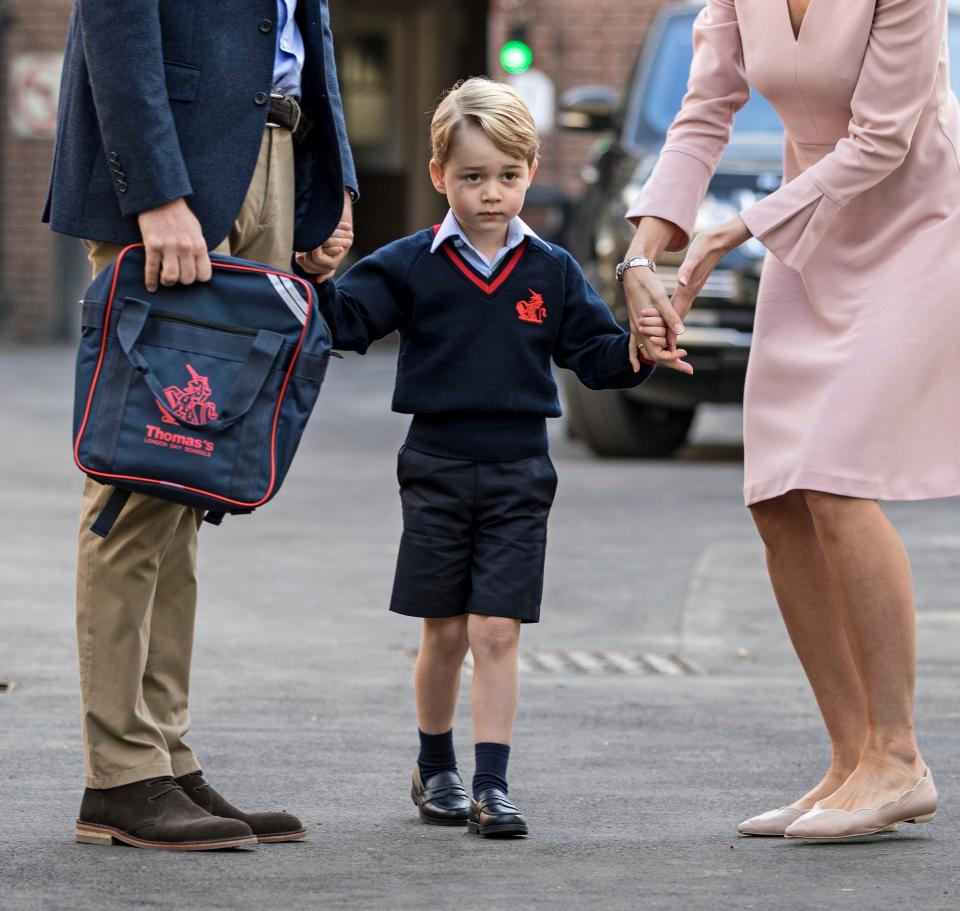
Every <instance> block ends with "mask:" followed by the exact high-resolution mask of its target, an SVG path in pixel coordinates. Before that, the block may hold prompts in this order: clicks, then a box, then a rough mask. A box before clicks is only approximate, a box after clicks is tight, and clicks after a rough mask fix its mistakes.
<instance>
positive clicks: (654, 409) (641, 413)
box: [564, 377, 694, 459]
mask: <svg viewBox="0 0 960 911" xmlns="http://www.w3.org/2000/svg"><path fill="white" fill-rule="evenodd" d="M564 392H565V398H566V406H567V421H568V423H569V424H570V425H571V426H572V427H573V428H575V431H574V432H575V435H576V437H577V438H579V439H581V440H583V442H584V443H586V444H587V446H588V447H589V448H590V450H591V451H592V452H594V453H595V454H596V455H598V456H604V457H606V458H644V459H652V458H662V457H664V456H668V455H671V454H672V453H673V452H675V451H676V450H677V449H679V448H680V447H681V446H682V445H683V443H684V441H685V440H686V438H687V434H688V433H689V431H690V425H691V424H692V423H693V416H694V411H693V410H692V409H690V410H687V409H679V408H664V407H662V406H660V405H651V404H646V403H644V402H637V401H635V400H634V399H631V398H629V397H628V396H626V395H625V394H624V393H623V392H621V391H619V390H617V389H603V390H594V389H587V388H586V386H583V385H582V384H581V383H580V382H579V381H578V380H577V379H576V378H575V377H564Z"/></svg>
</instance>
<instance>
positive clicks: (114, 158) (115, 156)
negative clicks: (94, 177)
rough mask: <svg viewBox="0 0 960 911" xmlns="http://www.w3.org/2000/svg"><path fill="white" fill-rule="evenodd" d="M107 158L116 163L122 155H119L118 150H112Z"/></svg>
mask: <svg viewBox="0 0 960 911" xmlns="http://www.w3.org/2000/svg"><path fill="white" fill-rule="evenodd" d="M107 158H108V159H109V160H110V161H111V162H113V163H114V164H116V163H117V162H118V161H119V160H120V156H119V155H118V154H117V153H116V152H111V153H110V154H109V155H108V156H107Z"/></svg>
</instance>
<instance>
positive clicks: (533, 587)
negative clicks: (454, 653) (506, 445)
mask: <svg viewBox="0 0 960 911" xmlns="http://www.w3.org/2000/svg"><path fill="white" fill-rule="evenodd" d="M397 479H398V480H399V482H400V500H401V502H402V504H403V537H402V538H401V540H400V553H399V554H398V556H397V572H396V576H395V578H394V582H393V597H392V599H391V602H390V610H392V611H395V612H396V613H398V614H406V615H407V616H410V617H426V618H430V619H435V618H441V617H456V616H459V615H461V614H485V615H487V616H491V617H510V618H512V619H515V620H522V621H523V622H524V623H536V622H537V621H538V620H539V619H540V600H541V596H542V594H543V562H544V556H545V553H546V547H547V517H548V516H549V515H550V507H551V506H552V505H553V496H554V494H555V493H556V490H557V473H556V471H555V470H554V468H553V463H552V462H551V461H550V456H548V455H546V454H544V455H536V456H532V457H530V458H527V459H520V460H519V461H516V462H468V461H462V460H460V459H448V458H441V457H439V456H433V455H427V454H426V453H423V452H418V451H417V450H415V449H411V448H410V447H409V446H404V447H403V448H402V449H401V450H400V455H399V457H398V459H397Z"/></svg>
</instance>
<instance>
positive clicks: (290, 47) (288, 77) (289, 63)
mask: <svg viewBox="0 0 960 911" xmlns="http://www.w3.org/2000/svg"><path fill="white" fill-rule="evenodd" d="M296 11H297V0H277V51H276V54H275V56H274V58H273V91H274V92H275V93H276V94H278V95H295V96H296V97H297V98H299V97H300V74H301V72H302V71H303V60H304V57H305V56H306V55H305V52H304V48H303V36H302V35H301V34H300V29H299V28H297V20H296V19H295V18H294V14H295V13H296Z"/></svg>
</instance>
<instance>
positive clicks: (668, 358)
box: [628, 307, 693, 374]
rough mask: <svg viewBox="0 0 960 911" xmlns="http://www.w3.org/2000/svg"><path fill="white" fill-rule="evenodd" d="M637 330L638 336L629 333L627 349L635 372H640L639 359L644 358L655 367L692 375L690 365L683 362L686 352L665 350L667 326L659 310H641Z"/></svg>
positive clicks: (678, 349) (682, 350) (652, 308)
mask: <svg viewBox="0 0 960 911" xmlns="http://www.w3.org/2000/svg"><path fill="white" fill-rule="evenodd" d="M637 328H638V329H639V330H640V335H634V334H632V333H631V335H630V345H629V349H628V350H629V352H630V364H631V365H632V366H633V369H634V371H635V372H639V370H640V367H641V364H642V362H641V360H640V358H641V357H645V358H646V359H647V360H648V361H654V362H655V363H656V364H657V366H660V367H669V368H670V369H671V370H678V371H679V372H680V373H686V374H692V373H693V367H692V365H690V364H688V363H687V362H686V361H685V360H684V358H685V357H686V356H687V352H686V351H685V350H684V349H683V348H677V349H674V350H673V351H671V350H669V349H668V348H667V324H666V322H665V321H664V319H663V317H662V316H661V315H660V311H659V310H657V309H656V308H655V307H651V308H649V309H647V310H641V311H640V318H639V319H638V320H637Z"/></svg>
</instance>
